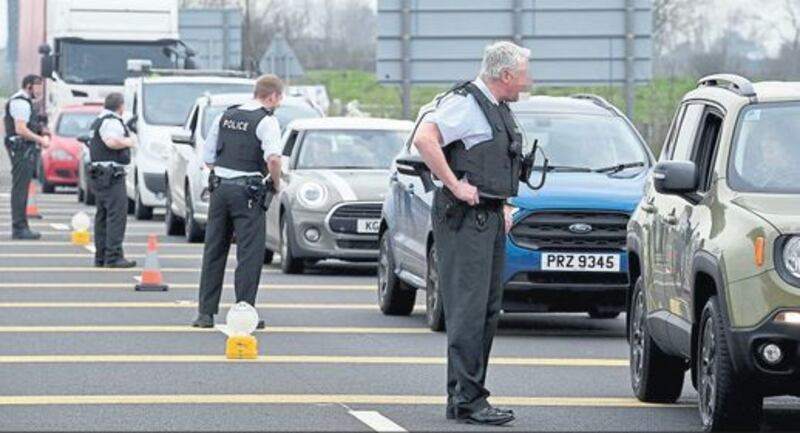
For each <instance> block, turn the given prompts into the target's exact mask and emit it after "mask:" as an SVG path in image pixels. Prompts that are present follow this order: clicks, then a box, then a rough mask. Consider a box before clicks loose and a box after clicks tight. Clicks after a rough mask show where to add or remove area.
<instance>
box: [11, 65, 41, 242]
mask: <svg viewBox="0 0 800 433" xmlns="http://www.w3.org/2000/svg"><path fill="white" fill-rule="evenodd" d="M41 97H42V77H40V76H38V75H27V76H25V78H23V79H22V89H21V90H20V91H18V92H17V93H15V94H13V95H12V96H11V98H9V100H8V102H7V103H6V107H5V115H4V117H3V123H4V125H3V126H4V128H5V130H6V137H5V140H4V141H5V146H6V151H8V156H9V159H10V160H11V221H12V223H11V238H12V239H39V238H41V234H40V233H38V232H34V231H32V230H31V229H30V227H29V226H28V218H27V216H26V214H25V210H26V208H27V207H28V185H29V184H30V183H31V179H32V178H33V173H34V172H35V171H36V161H37V159H38V157H39V148H38V146H41V147H43V148H47V147H49V146H50V137H49V136H47V135H43V134H42V131H43V130H44V121H43V119H42V117H41V116H39V115H38V114H37V113H36V110H35V109H34V106H33V103H34V101H35V100H38V99H40V98H41ZM37 145H38V146H37Z"/></svg>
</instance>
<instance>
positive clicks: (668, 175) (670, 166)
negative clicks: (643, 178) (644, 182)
mask: <svg viewBox="0 0 800 433" xmlns="http://www.w3.org/2000/svg"><path fill="white" fill-rule="evenodd" d="M653 186H655V188H656V191H657V192H658V193H659V194H672V195H681V194H686V193H690V192H694V191H697V166H696V165H695V164H694V163H693V162H691V161H662V162H659V163H658V164H657V165H656V167H655V168H654V169H653Z"/></svg>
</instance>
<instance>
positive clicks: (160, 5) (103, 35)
mask: <svg viewBox="0 0 800 433" xmlns="http://www.w3.org/2000/svg"><path fill="white" fill-rule="evenodd" d="M20 7H21V8H23V9H24V10H21V11H20V12H21V17H25V19H26V20H28V22H30V23H33V26H34V27H37V28H41V29H42V30H43V31H42V32H41V33H39V35H42V36H39V37H38V38H31V39H30V40H29V42H28V45H31V46H30V47H29V48H30V49H32V50H36V49H37V48H38V51H39V53H40V54H41V59H40V60H41V65H40V69H41V73H42V75H43V76H45V77H46V78H47V83H46V109H47V112H48V113H52V112H54V111H55V109H56V108H58V107H60V106H64V105H72V104H83V103H87V102H97V101H102V100H103V99H104V98H105V96H106V95H107V94H108V93H110V92H112V91H122V85H123V82H124V81H125V78H126V76H127V72H126V64H127V60H128V59H132V58H133V59H147V60H150V61H151V62H152V64H153V66H154V67H156V68H187V69H192V68H193V63H194V62H193V61H192V59H191V58H190V57H191V55H192V54H193V53H192V51H191V50H190V49H189V48H187V47H186V46H185V45H184V44H183V43H181V41H180V39H179V35H178V0H136V1H131V0H28V1H24V2H20ZM42 37H43V38H44V40H42V39H41V38H42ZM34 44H36V45H34Z"/></svg>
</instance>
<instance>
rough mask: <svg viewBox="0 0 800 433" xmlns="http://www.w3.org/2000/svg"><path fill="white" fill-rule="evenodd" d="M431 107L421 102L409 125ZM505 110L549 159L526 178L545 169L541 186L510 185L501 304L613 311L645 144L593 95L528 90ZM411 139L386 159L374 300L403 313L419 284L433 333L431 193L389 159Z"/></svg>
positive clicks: (619, 299)
mask: <svg viewBox="0 0 800 433" xmlns="http://www.w3.org/2000/svg"><path fill="white" fill-rule="evenodd" d="M432 107H433V104H430V105H429V106H426V107H423V109H422V110H421V111H420V113H421V114H420V116H419V118H418V120H417V125H419V122H420V121H421V120H422V119H423V118H424V116H425V114H426V113H427V112H428V111H429V110H430V109H431V108H432ZM511 109H512V111H513V112H514V115H515V116H516V118H517V121H518V123H519V124H520V126H521V127H522V129H523V132H524V135H525V139H526V141H527V142H529V143H532V142H533V141H537V142H538V145H539V148H540V149H541V150H543V151H544V153H545V154H546V156H547V158H548V160H549V165H546V166H542V165H537V166H536V167H535V168H534V174H533V176H532V179H533V178H537V176H538V178H541V177H542V176H544V175H545V173H544V172H545V171H546V181H545V184H544V187H543V188H541V189H539V190H535V191H534V190H532V189H530V188H528V187H526V186H525V185H520V192H519V196H518V197H515V198H513V199H510V200H509V203H508V204H509V205H510V206H512V207H513V208H514V213H513V215H514V225H513V227H512V229H511V231H510V232H509V234H508V242H507V253H506V254H507V257H506V269H505V275H504V278H505V292H504V295H503V311H504V312H587V313H589V316H590V317H592V318H607V319H608V318H615V317H617V316H618V315H619V313H620V312H622V311H624V310H625V293H626V291H627V289H628V287H629V285H630V282H629V281H628V262H627V254H626V250H625V248H626V243H625V235H626V227H627V223H628V218H629V216H630V214H631V213H632V212H633V210H634V209H635V208H636V205H637V204H638V202H639V199H640V197H641V195H642V191H643V187H644V182H645V179H646V177H647V174H648V173H649V171H650V168H651V167H652V164H653V156H652V154H651V152H650V150H649V149H648V147H647V145H646V144H645V142H644V140H643V139H642V137H641V136H640V135H639V133H638V132H637V131H636V129H635V128H634V126H633V125H632V124H631V122H630V121H629V120H628V119H627V118H626V117H625V116H624V115H623V114H622V113H621V112H620V111H619V110H618V109H617V108H615V107H614V106H612V105H611V104H609V103H608V102H607V101H605V100H604V99H602V98H600V97H597V96H593V95H576V96H572V97H547V96H535V97H531V98H528V99H527V100H525V101H520V102H517V103H514V104H512V107H511ZM411 136H413V134H412V135H411ZM411 141H412V140H411V137H409V139H408V141H407V142H406V145H405V147H404V150H403V151H402V152H401V154H400V155H399V156H398V157H397V159H396V160H395V165H394V166H393V171H392V175H391V178H390V191H389V192H388V194H387V195H386V199H385V201H384V204H383V212H382V220H381V225H380V258H379V262H378V304H379V307H380V309H381V311H382V312H383V313H384V314H387V315H408V314H411V312H412V310H413V308H414V301H415V298H416V291H417V290H425V295H426V296H425V297H426V320H427V324H428V326H429V327H430V328H431V329H433V330H436V331H441V330H443V329H444V313H443V310H442V306H441V304H440V302H439V294H438V276H437V273H436V245H435V243H434V240H433V234H432V229H431V220H430V206H431V199H432V193H431V192H429V191H426V190H425V187H424V185H423V181H422V179H421V178H420V177H418V176H414V175H409V174H404V173H403V172H401V171H400V170H398V167H397V161H398V160H401V161H402V160H403V159H404V158H406V159H407V158H418V155H419V153H418V151H417V149H416V147H415V146H414V145H413V144H412V143H411ZM537 164H538V163H537ZM401 165H402V164H401ZM404 171H405V170H404ZM533 183H536V182H535V181H534V182H533Z"/></svg>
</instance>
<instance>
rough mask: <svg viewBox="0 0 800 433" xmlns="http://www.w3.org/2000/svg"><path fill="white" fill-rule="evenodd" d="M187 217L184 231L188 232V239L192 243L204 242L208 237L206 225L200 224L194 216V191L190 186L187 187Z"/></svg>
mask: <svg viewBox="0 0 800 433" xmlns="http://www.w3.org/2000/svg"><path fill="white" fill-rule="evenodd" d="M185 197H186V217H185V218H184V219H183V221H184V232H185V234H186V241H188V242H190V243H199V242H203V240H204V239H205V237H206V230H205V227H203V226H202V225H200V223H198V222H197V220H196V219H195V218H194V200H192V193H191V191H190V190H189V188H186V192H185Z"/></svg>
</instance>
